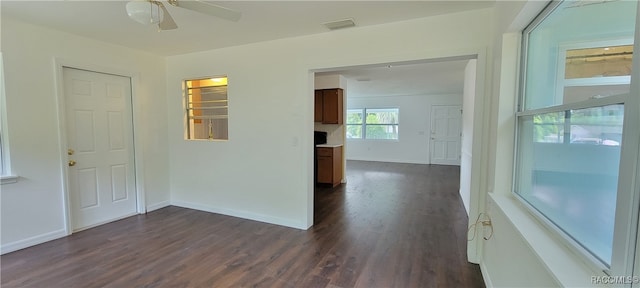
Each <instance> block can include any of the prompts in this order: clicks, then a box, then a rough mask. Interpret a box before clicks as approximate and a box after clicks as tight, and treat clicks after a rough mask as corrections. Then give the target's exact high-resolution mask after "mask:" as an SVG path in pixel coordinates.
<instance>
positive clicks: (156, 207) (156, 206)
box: [147, 200, 171, 213]
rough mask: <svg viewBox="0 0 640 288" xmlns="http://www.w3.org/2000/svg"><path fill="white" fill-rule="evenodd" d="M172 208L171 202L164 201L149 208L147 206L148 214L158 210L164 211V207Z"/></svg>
mask: <svg viewBox="0 0 640 288" xmlns="http://www.w3.org/2000/svg"><path fill="white" fill-rule="evenodd" d="M169 206H171V202H170V201H168V200H167V201H162V202H158V203H155V204H151V205H149V206H147V213H149V212H151V211H155V210H158V209H162V208H164V207H169Z"/></svg>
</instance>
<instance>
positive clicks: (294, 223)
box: [171, 200, 307, 230]
mask: <svg viewBox="0 0 640 288" xmlns="http://www.w3.org/2000/svg"><path fill="white" fill-rule="evenodd" d="M171 205H173V206H178V207H183V208H189V209H194V210H199V211H205V212H210V213H215V214H222V215H227V216H232V217H238V218H242V219H248V220H254V221H259V222H264V223H269V224H276V225H280V226H286V227H291V228H296V229H301V230H307V227H306V226H305V225H304V223H302V222H301V221H298V220H291V219H285V218H280V217H273V216H269V215H265V214H258V213H253V212H249V211H240V210H235V209H229V208H224V207H219V206H210V205H203V204H200V203H193V202H186V201H173V200H172V201H171Z"/></svg>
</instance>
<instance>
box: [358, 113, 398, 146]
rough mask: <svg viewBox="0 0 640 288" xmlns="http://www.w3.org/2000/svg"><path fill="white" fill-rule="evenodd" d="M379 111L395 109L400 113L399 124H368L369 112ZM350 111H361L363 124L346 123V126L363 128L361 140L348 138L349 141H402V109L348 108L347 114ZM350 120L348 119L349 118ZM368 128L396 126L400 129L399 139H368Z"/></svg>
mask: <svg viewBox="0 0 640 288" xmlns="http://www.w3.org/2000/svg"><path fill="white" fill-rule="evenodd" d="M378 109H389V110H391V109H395V110H397V112H398V123H396V124H367V110H378ZM349 110H360V112H361V113H362V116H363V117H362V123H361V124H349V123H347V122H348V120H347V121H345V125H346V126H347V127H349V126H357V125H360V126H361V127H362V137H361V138H347V140H356V141H362V140H366V141H400V130H399V128H400V108H398V107H385V108H347V112H348V111H349ZM347 118H348V117H347ZM367 126H396V127H398V138H397V139H372V138H367Z"/></svg>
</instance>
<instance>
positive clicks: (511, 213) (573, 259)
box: [489, 193, 606, 287]
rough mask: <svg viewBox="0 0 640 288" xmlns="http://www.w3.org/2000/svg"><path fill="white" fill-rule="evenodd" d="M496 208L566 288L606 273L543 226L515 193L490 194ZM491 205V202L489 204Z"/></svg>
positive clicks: (579, 284)
mask: <svg viewBox="0 0 640 288" xmlns="http://www.w3.org/2000/svg"><path fill="white" fill-rule="evenodd" d="M489 197H490V199H491V200H492V201H493V203H494V204H495V206H496V207H497V209H500V210H501V211H502V212H503V214H504V215H506V218H507V219H508V220H509V221H510V222H511V224H512V225H513V227H514V228H515V229H516V230H517V231H518V233H520V235H521V236H522V238H523V239H524V241H525V243H526V244H527V245H528V246H529V248H530V249H531V250H532V251H533V253H534V254H535V255H536V256H537V258H538V259H540V262H541V263H542V264H543V265H544V266H545V267H546V268H547V271H549V272H550V274H551V275H552V276H553V277H554V279H555V280H556V281H557V282H558V283H560V284H561V285H562V286H563V287H590V286H593V284H592V283H591V277H592V276H605V275H606V274H604V272H602V271H594V270H593V269H591V268H589V267H588V266H587V264H586V263H585V262H584V260H582V259H581V258H580V256H579V255H576V254H575V253H574V252H573V251H571V250H570V249H569V248H568V247H565V245H564V244H562V243H561V241H560V239H556V238H557V237H558V236H554V235H553V234H552V232H551V231H549V230H548V229H547V228H546V227H544V225H543V224H542V223H540V222H538V220H537V219H535V218H534V217H533V215H531V214H530V213H529V212H528V211H527V210H526V209H525V208H524V207H522V204H520V203H519V202H518V201H517V200H516V199H514V198H513V196H511V195H509V196H502V195H495V194H494V193H489ZM490 205H491V204H490Z"/></svg>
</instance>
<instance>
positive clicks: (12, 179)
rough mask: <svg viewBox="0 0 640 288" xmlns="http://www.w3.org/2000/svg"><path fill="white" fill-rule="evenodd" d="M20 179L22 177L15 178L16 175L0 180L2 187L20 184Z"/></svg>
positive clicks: (6, 176)
mask: <svg viewBox="0 0 640 288" xmlns="http://www.w3.org/2000/svg"><path fill="white" fill-rule="evenodd" d="M18 178H20V176H14V175H4V176H0V180H2V182H1V184H2V185H4V184H12V183H16V182H18Z"/></svg>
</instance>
